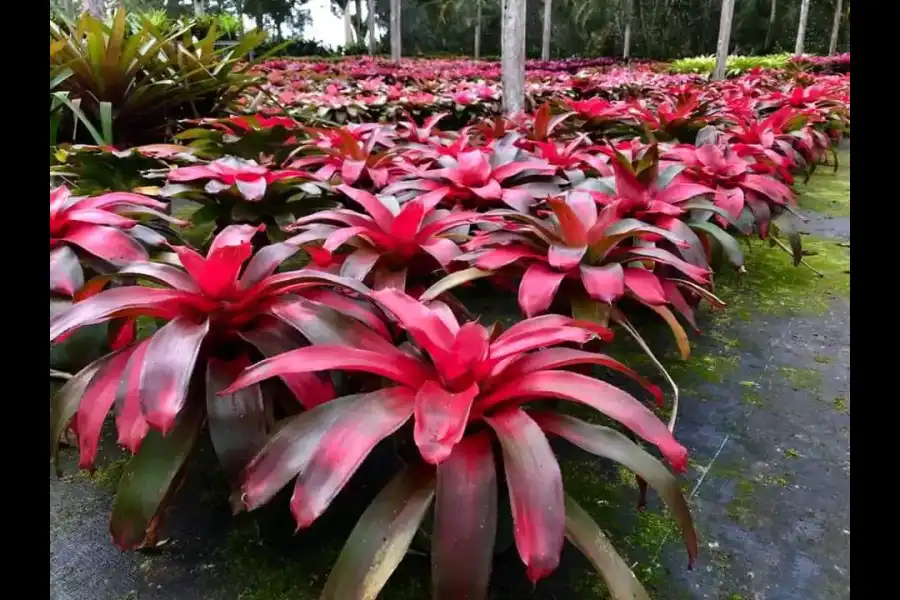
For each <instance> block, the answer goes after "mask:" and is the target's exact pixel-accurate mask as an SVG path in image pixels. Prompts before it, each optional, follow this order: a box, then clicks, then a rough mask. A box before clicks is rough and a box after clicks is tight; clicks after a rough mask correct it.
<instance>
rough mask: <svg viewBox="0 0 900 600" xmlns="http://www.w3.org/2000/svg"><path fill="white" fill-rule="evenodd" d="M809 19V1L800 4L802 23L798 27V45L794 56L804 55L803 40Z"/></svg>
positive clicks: (805, 0)
mask: <svg viewBox="0 0 900 600" xmlns="http://www.w3.org/2000/svg"><path fill="white" fill-rule="evenodd" d="M808 18H809V0H803V1H802V2H801V3H800V23H799V24H798V25H797V44H796V45H795V46H794V54H797V55H799V54H803V39H804V38H805V37H806V21H807V19H808Z"/></svg>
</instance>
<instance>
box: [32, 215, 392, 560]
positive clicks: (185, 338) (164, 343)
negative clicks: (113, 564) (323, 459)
mask: <svg viewBox="0 0 900 600" xmlns="http://www.w3.org/2000/svg"><path fill="white" fill-rule="evenodd" d="M256 231H257V227H251V226H248V225H232V226H230V227H228V228H226V229H225V230H223V231H222V232H221V233H220V234H219V235H218V236H217V237H216V238H215V240H214V241H213V243H212V246H211V247H210V250H209V252H208V254H207V255H206V257H203V256H201V255H200V254H198V253H197V252H195V251H194V250H192V249H190V248H188V247H184V246H175V247H174V248H173V249H174V251H175V253H176V255H177V258H178V261H176V262H180V264H181V265H183V266H182V267H177V266H174V265H172V264H164V263H157V262H146V261H142V262H135V263H131V264H130V265H127V266H125V267H123V268H122V269H120V270H119V271H118V273H116V274H115V275H110V276H106V277H100V278H97V279H95V280H93V281H92V282H89V283H88V284H87V286H86V287H90V288H92V292H93V295H90V297H87V298H85V299H84V300H82V301H80V302H77V303H75V304H73V305H72V306H71V307H70V308H69V309H67V310H65V311H63V312H61V313H59V314H56V315H53V316H52V317H51V319H50V342H51V344H52V343H53V342H54V340H58V339H60V338H61V337H62V336H64V335H66V334H68V333H70V332H73V331H76V330H78V329H79V328H81V327H84V326H87V325H92V324H96V323H104V322H107V321H111V320H114V319H115V320H124V321H126V322H127V321H133V320H135V319H136V318H138V317H151V318H154V319H157V320H163V321H165V324H164V325H163V326H162V327H160V328H159V329H158V330H156V331H155V332H154V333H153V334H152V335H150V337H147V338H145V339H140V340H135V341H133V342H132V343H129V344H127V345H124V346H123V347H120V348H119V349H117V350H116V351H114V352H113V353H111V354H108V355H106V356H104V357H102V358H100V359H99V360H97V361H95V362H93V363H91V364H90V365H88V366H87V367H85V368H84V369H83V370H81V371H80V372H78V373H77V374H76V375H75V376H74V377H72V379H70V380H69V381H68V382H67V383H66V385H65V386H64V387H63V388H62V389H61V390H60V391H59V392H58V393H57V394H56V395H55V396H54V397H53V398H52V399H51V408H50V446H51V455H52V456H53V457H54V460H55V459H56V454H57V450H58V444H59V439H60V436H61V435H63V432H64V431H65V429H66V428H67V427H68V426H69V425H70V422H71V424H72V427H73V429H74V430H75V432H76V434H77V439H78V446H79V452H80V459H79V466H80V467H82V468H91V467H92V466H93V463H94V459H95V456H96V454H97V446H98V443H99V439H100V430H101V427H102V425H103V422H104V420H105V418H106V415H107V413H109V412H110V410H113V407H115V409H114V412H115V421H116V429H117V431H118V441H119V443H120V444H121V445H123V446H125V447H126V448H127V449H128V450H130V451H131V452H132V453H134V456H133V457H132V458H131V460H130V461H129V463H128V465H127V466H126V467H125V474H124V476H123V477H122V479H121V481H120V483H119V487H118V491H117V493H116V498H115V500H114V502H113V508H112V515H111V520H110V529H111V531H112V535H113V539H114V540H115V542H116V544H117V545H119V546H120V547H122V548H125V549H134V548H139V547H144V546H152V545H153V544H154V542H155V532H156V526H157V524H158V520H159V515H160V509H161V508H162V506H163V505H164V504H165V502H166V500H167V499H168V498H169V497H170V496H171V494H172V493H173V490H174V489H176V488H177V487H178V484H179V483H180V481H181V478H182V477H183V476H184V465H185V464H186V462H187V461H188V457H189V455H190V454H191V451H192V449H193V448H194V446H195V444H196V442H197V439H198V437H199V435H200V431H201V429H202V428H203V425H204V423H206V424H207V426H208V429H209V435H210V437H211V438H212V443H213V447H214V448H215V451H216V454H217V456H218V458H219V460H220V462H221V463H222V466H223V468H224V469H225V472H226V473H227V474H228V476H229V478H230V479H231V481H232V483H233V484H234V485H235V486H237V485H239V479H238V478H239V475H240V473H241V470H242V468H243V467H244V465H245V462H246V460H247V459H248V458H249V457H251V456H252V455H253V454H254V453H255V452H256V451H257V450H258V449H259V448H260V447H261V446H262V444H263V443H264V442H265V439H266V436H267V434H268V433H269V432H271V431H272V429H273V427H274V422H273V419H274V417H275V416H277V411H278V410H280V411H281V412H282V413H283V412H285V411H287V414H291V413H292V412H296V411H297V410H299V409H300V408H301V407H306V408H312V407H314V406H316V405H317V404H319V403H321V402H323V401H325V400H328V399H330V398H331V397H332V396H333V395H334V391H333V388H332V386H331V383H330V382H329V381H328V380H324V379H321V378H319V377H317V376H313V377H310V376H309V375H286V376H285V377H282V381H283V382H284V384H285V385H286V386H287V388H288V390H290V392H292V394H291V395H292V396H293V397H294V398H295V400H290V402H288V403H286V405H278V404H277V403H276V399H277V395H273V394H272V393H271V391H270V392H265V391H264V389H263V388H261V387H259V386H249V387H247V386H245V387H244V388H243V389H242V390H241V391H240V392H238V393H235V394H231V395H227V396H217V395H216V394H217V393H218V392H219V391H220V390H222V389H224V388H225V387H226V386H227V385H229V384H230V383H231V381H232V380H233V378H234V376H235V375H236V374H237V373H238V372H240V370H241V369H242V368H243V367H245V366H247V365H249V364H250V363H251V362H252V361H253V358H254V357H255V356H256V355H257V354H261V355H263V356H269V355H273V354H278V353H281V352H284V351H286V350H290V349H293V348H296V347H298V346H301V345H303V344H304V343H306V340H309V341H315V342H318V343H328V344H347V345H353V346H362V347H367V348H376V347H379V345H382V346H387V345H389V342H388V341H387V339H386V338H387V337H388V336H389V333H388V330H387V328H386V326H385V325H384V323H383V321H382V320H381V317H380V316H379V315H378V314H377V313H376V312H375V311H374V309H372V308H371V306H369V305H366V304H363V303H360V302H359V301H358V300H357V299H354V298H351V297H349V296H347V295H344V294H341V293H338V292H334V291H332V290H329V289H327V287H328V286H333V287H337V288H339V289H342V290H345V291H350V292H356V293H358V294H366V293H368V290H367V288H365V287H363V286H361V285H359V284H358V283H357V282H355V281H353V280H349V279H343V278H340V277H335V276H332V275H328V274H327V273H320V272H315V271H289V272H282V273H274V272H275V270H276V268H277V267H278V265H279V264H280V263H281V262H282V261H284V260H285V259H286V258H288V257H290V256H291V255H292V254H294V253H295V252H296V251H297V249H296V248H295V247H293V246H289V245H285V244H274V245H270V246H267V247H265V248H263V249H262V250H259V251H258V252H256V253H255V254H253V256H252V257H251V254H252V253H253V251H252V246H251V241H250V240H251V238H252V237H253V235H254V234H255V233H256ZM248 259H249V262H248ZM245 263H246V267H245V268H244V269H243V273H241V268H242V266H243V265H244V264H245ZM113 277H114V278H119V277H125V278H129V279H138V280H145V281H150V282H152V283H153V286H152V287H151V286H146V285H123V286H121V287H113V288H110V289H106V290H103V291H99V292H97V291H96V290H97V289H101V288H102V287H103V286H104V285H105V283H106V281H108V280H109V279H110V278H113ZM323 286H324V287H323ZM295 294H301V295H305V296H307V297H305V298H304V297H301V295H295ZM330 306H333V307H335V308H331V307H330ZM336 309H338V310H340V312H338V310H336ZM342 313H343V314H342ZM346 315H355V316H358V317H359V318H360V319H362V320H364V321H366V322H367V323H369V325H371V326H372V327H369V326H367V325H364V324H363V322H362V321H359V320H356V319H354V318H352V317H351V316H346Z"/></svg>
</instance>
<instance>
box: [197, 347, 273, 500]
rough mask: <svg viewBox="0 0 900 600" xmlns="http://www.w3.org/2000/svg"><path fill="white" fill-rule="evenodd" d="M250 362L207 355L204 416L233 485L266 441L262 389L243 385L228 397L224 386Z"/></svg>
mask: <svg viewBox="0 0 900 600" xmlns="http://www.w3.org/2000/svg"><path fill="white" fill-rule="evenodd" d="M249 364H250V359H249V358H247V357H246V356H241V357H239V358H237V359H235V360H233V361H223V360H217V359H215V358H210V359H209V360H208V361H207V363H206V418H207V422H208V424H209V436H210V438H211V439H212V444H213V448H214V449H215V451H216V456H217V457H218V458H219V462H220V463H221V464H222V466H223V468H224V469H225V474H226V475H227V476H228V478H229V480H230V481H231V483H232V485H233V486H234V487H235V488H239V487H240V484H241V476H242V475H243V470H244V467H245V466H246V465H247V463H248V462H249V461H250V459H251V458H253V456H254V455H255V454H256V453H257V451H258V450H259V449H260V448H262V446H263V445H264V444H265V442H266V436H267V432H268V423H267V421H268V419H267V415H266V407H265V403H264V401H263V395H262V390H261V389H260V387H259V386H258V385H253V386H250V387H246V388H244V389H242V390H239V391H237V392H235V393H234V394H231V395H229V396H219V395H217V394H218V392H219V391H220V390H222V389H224V388H225V387H227V386H228V385H229V384H230V383H231V382H232V381H234V379H235V378H236V377H237V376H238V374H240V372H241V371H242V370H243V369H244V368H246V367H247V366H248V365H249Z"/></svg>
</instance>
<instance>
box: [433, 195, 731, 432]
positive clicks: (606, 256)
mask: <svg viewBox="0 0 900 600" xmlns="http://www.w3.org/2000/svg"><path fill="white" fill-rule="evenodd" d="M548 203H549V205H550V208H551V209H552V211H553V215H552V217H551V218H549V219H541V218H538V217H534V216H531V215H525V214H522V213H518V212H516V211H509V210H507V211H502V210H498V211H492V212H489V213H487V214H486V215H485V217H486V218H493V219H496V222H497V223H498V224H501V227H500V228H499V229H497V230H494V231H490V232H486V233H482V234H479V235H478V236H476V237H475V238H474V239H473V240H472V241H471V242H469V243H468V244H467V246H466V248H467V249H468V250H469V251H470V252H469V253H467V254H465V255H463V256H461V257H459V259H460V260H464V261H467V262H468V263H469V264H470V265H471V267H470V268H469V269H466V270H463V271H458V272H456V273H452V274H450V275H448V276H446V277H445V278H444V279H442V280H440V281H438V282H437V283H436V284H434V285H433V286H432V287H431V288H429V289H428V290H426V291H425V293H424V294H422V296H421V297H422V299H423V300H430V299H434V298H438V297H440V296H441V295H442V294H444V293H446V292H448V291H450V290H451V289H453V288H454V287H456V286H458V285H460V284H463V283H466V282H468V281H472V280H474V279H478V278H482V277H488V276H492V275H494V274H497V275H499V276H504V275H507V274H508V275H510V279H515V278H517V277H518V274H519V273H523V274H522V275H521V279H520V281H519V284H518V299H519V306H520V307H521V309H522V311H523V312H524V313H525V315H526V316H528V317H531V316H533V315H537V314H541V313H543V312H546V311H548V310H550V309H551V308H552V304H553V302H554V299H555V298H557V297H560V298H561V299H564V300H565V301H566V302H567V303H568V307H567V310H568V311H569V312H571V314H572V315H573V316H574V317H576V318H579V319H583V320H589V321H596V322H599V323H602V324H603V325H606V324H607V323H608V322H609V321H610V320H612V321H614V322H616V323H617V324H619V325H620V326H621V327H622V328H623V329H625V330H626V331H627V332H628V333H629V335H630V336H631V337H633V338H634V340H635V341H636V342H637V343H638V345H639V346H640V347H641V348H642V350H643V351H644V352H645V353H646V354H647V356H648V357H649V358H650V360H651V361H652V362H653V364H654V365H655V366H656V368H657V369H658V370H659V371H660V373H661V374H662V375H663V377H665V379H666V380H667V381H668V383H669V385H670V387H671V388H672V393H673V409H672V414H671V417H670V426H674V424H675V419H676V417H677V413H678V398H679V391H678V386H677V385H676V384H675V382H674V381H673V380H672V378H671V376H670V375H669V373H668V371H667V370H666V369H665V367H663V365H662V364H661V363H660V362H659V360H657V358H656V356H655V355H654V353H653V351H652V350H651V349H650V347H649V346H648V345H647V343H646V342H645V341H644V339H643V337H642V336H641V335H640V334H639V333H638V331H637V330H636V329H635V328H634V326H633V325H632V324H631V322H630V320H629V319H628V318H627V316H626V314H625V313H624V312H623V311H622V309H621V307H620V303H621V302H622V301H623V300H626V299H627V300H629V301H632V302H637V303H638V304H640V305H643V306H645V307H646V308H648V309H650V310H652V311H653V312H655V313H656V314H657V315H659V316H660V317H661V318H662V319H663V320H664V321H665V322H666V324H667V325H668V326H669V328H670V329H671V330H672V333H673V335H674V336H675V341H676V343H677V345H678V349H679V352H680V353H681V356H682V358H684V359H687V358H688V357H689V355H690V343H689V341H688V336H687V333H686V332H685V331H684V328H683V327H682V326H681V324H680V323H679V321H678V319H677V318H676V317H675V315H674V314H673V313H672V310H671V309H670V307H672V308H674V309H675V310H676V311H677V312H678V313H680V314H681V315H682V316H683V317H684V319H685V320H687V322H688V323H691V324H692V325H694V327H695V328H696V325H695V321H694V315H693V310H692V306H693V305H696V304H697V303H698V302H699V301H700V300H701V299H706V300H707V301H708V302H709V303H710V304H712V305H713V306H719V307H721V306H724V303H723V302H722V301H721V300H719V299H718V298H717V297H716V296H714V295H713V294H712V293H711V292H710V291H709V290H707V289H706V286H707V285H708V284H709V283H710V279H709V278H710V275H711V271H710V270H709V268H708V267H699V266H697V265H695V264H692V263H690V262H688V261H686V260H684V259H683V258H680V257H679V256H677V255H676V254H675V253H674V252H682V253H683V254H684V255H685V256H691V255H690V254H689V252H691V251H693V252H695V253H696V252H697V250H698V248H697V247H698V246H700V244H699V241H696V243H693V244H692V243H691V242H688V241H686V240H685V239H683V238H681V237H679V236H677V235H675V234H674V233H672V232H671V231H669V230H668V229H664V228H661V227H656V226H653V225H649V224H647V223H644V222H642V221H639V220H637V219H634V218H625V219H621V218H619V216H618V214H617V207H616V206H615V205H613V206H607V207H606V208H604V209H603V210H598V207H597V204H596V202H595V201H594V199H593V198H592V197H591V195H590V194H589V193H587V192H584V191H572V192H569V193H568V194H567V195H566V196H563V197H555V198H551V199H550V200H549V201H548ZM672 222H678V221H677V220H674V219H672ZM685 229H687V228H685ZM687 233H690V230H689V229H688V231H687ZM694 240H696V236H694ZM667 247H668V248H671V249H672V250H671V251H670V250H669V249H667ZM701 257H702V254H701Z"/></svg>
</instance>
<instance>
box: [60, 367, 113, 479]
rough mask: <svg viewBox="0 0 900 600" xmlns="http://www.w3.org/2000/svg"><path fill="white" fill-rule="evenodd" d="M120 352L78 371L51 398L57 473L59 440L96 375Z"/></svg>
mask: <svg viewBox="0 0 900 600" xmlns="http://www.w3.org/2000/svg"><path fill="white" fill-rule="evenodd" d="M116 356H118V354H116V353H113V354H108V355H106V356H104V357H102V358H100V359H98V360H96V361H94V362H92V363H91V364H89V365H88V366H86V367H85V368H83V369H82V370H81V371H79V372H78V373H76V374H75V375H74V376H73V377H72V378H71V379H69V380H68V381H67V382H66V383H65V385H63V386H62V387H61V388H60V389H59V391H58V392H56V394H54V395H53V396H51V398H50V457H51V458H52V459H53V466H54V468H55V469H56V473H57V474H58V475H59V474H60V473H61V470H60V467H59V440H60V438H61V437H62V434H63V432H64V431H65V430H66V427H67V426H68V425H69V423H70V422H71V421H72V417H74V416H75V414H76V412H77V411H78V407H79V405H80V403H81V399H82V397H83V396H84V392H85V390H87V388H88V386H90V384H91V381H92V380H93V378H94V376H95V375H96V374H97V373H98V372H99V371H101V370H103V369H105V367H107V366H108V365H109V364H110V362H111V361H113V360H114V359H115V358H116Z"/></svg>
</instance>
